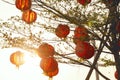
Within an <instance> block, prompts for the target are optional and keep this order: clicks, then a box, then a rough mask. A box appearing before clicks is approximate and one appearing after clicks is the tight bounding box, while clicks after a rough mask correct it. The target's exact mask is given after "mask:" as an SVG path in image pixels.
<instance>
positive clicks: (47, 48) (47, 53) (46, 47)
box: [38, 43, 55, 58]
mask: <svg viewBox="0 0 120 80" xmlns="http://www.w3.org/2000/svg"><path fill="white" fill-rule="evenodd" d="M54 54H55V50H54V47H53V46H52V45H50V44H48V43H42V44H41V45H40V46H39V48H38V56H39V57H40V58H46V57H52V56H53V55H54Z"/></svg>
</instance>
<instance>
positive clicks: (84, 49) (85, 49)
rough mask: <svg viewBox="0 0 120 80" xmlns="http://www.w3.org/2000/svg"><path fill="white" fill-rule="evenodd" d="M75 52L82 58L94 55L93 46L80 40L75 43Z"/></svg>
mask: <svg viewBox="0 0 120 80" xmlns="http://www.w3.org/2000/svg"><path fill="white" fill-rule="evenodd" d="M75 54H76V55H77V56H78V57H80V58H83V59H90V58H91V57H92V56H93V55H94V47H93V46H91V45H90V44H89V43H88V42H84V41H81V42H79V43H77V44H76V47H75Z"/></svg>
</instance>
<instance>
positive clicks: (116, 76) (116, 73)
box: [114, 71, 118, 79]
mask: <svg viewBox="0 0 120 80" xmlns="http://www.w3.org/2000/svg"><path fill="white" fill-rule="evenodd" d="M114 76H115V78H116V79H118V71H115V73H114Z"/></svg>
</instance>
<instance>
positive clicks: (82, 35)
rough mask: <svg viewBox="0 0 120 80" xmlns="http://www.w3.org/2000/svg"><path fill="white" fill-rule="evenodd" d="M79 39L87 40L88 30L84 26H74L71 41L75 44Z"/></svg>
mask: <svg viewBox="0 0 120 80" xmlns="http://www.w3.org/2000/svg"><path fill="white" fill-rule="evenodd" d="M80 41H89V35H88V31H87V29H86V28H85V27H76V28H75V30H74V35H73V42H74V43H75V44H77V43H78V42H80Z"/></svg>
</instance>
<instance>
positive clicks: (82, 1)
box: [77, 0, 91, 5]
mask: <svg viewBox="0 0 120 80" xmlns="http://www.w3.org/2000/svg"><path fill="white" fill-rule="evenodd" d="M77 2H78V3H80V4H81V5H87V4H89V3H90V2H91V0H77Z"/></svg>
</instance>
